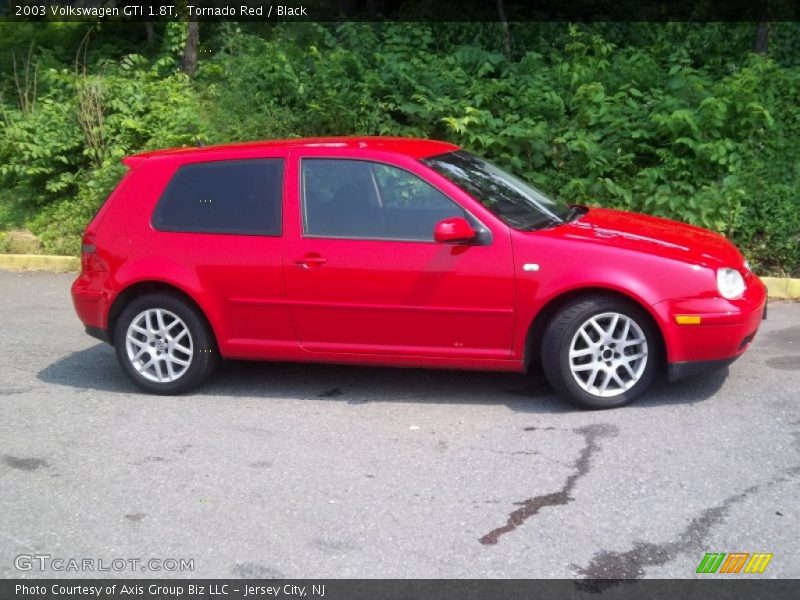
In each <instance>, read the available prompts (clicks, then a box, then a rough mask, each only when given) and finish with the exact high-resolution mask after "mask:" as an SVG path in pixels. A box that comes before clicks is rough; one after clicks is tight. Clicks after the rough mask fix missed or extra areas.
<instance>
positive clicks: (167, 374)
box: [114, 293, 218, 394]
mask: <svg viewBox="0 0 800 600" xmlns="http://www.w3.org/2000/svg"><path fill="white" fill-rule="evenodd" d="M114 346H115V349H116V353H117V360H118V361H119V363H120V365H121V366H122V368H123V370H124V371H125V373H126V374H127V375H128V376H129V377H130V378H131V379H132V380H133V382H134V383H136V385H138V386H139V387H141V388H142V389H144V390H146V391H148V392H152V393H156V394H180V393H182V392H186V391H188V390H190V389H192V388H194V387H196V386H197V385H199V384H200V383H202V382H203V381H204V380H205V379H206V378H207V377H208V376H209V375H211V373H212V371H213V370H214V367H215V366H216V364H217V360H218V357H217V350H216V344H215V342H214V336H213V334H212V332H211V329H210V327H209V326H208V324H207V323H206V321H205V319H204V318H203V316H202V315H201V314H200V313H199V311H198V310H197V309H196V308H195V307H194V306H193V305H191V304H190V303H189V302H187V301H186V300H185V299H184V298H183V297H181V296H180V295H178V294H171V293H157V294H147V295H144V296H140V297H139V298H136V299H135V300H133V301H132V302H131V303H130V304H128V306H126V307H125V309H124V310H123V311H122V314H120V316H119V319H117V324H116V327H115V329H114Z"/></svg>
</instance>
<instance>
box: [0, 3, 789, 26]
mask: <svg viewBox="0 0 800 600" xmlns="http://www.w3.org/2000/svg"><path fill="white" fill-rule="evenodd" d="M0 19H2V20H11V21H107V20H122V21H151V22H152V21H171V20H176V19H191V20H195V21H252V22H293V21H327V22H333V21H383V20H393V21H440V22H444V21H448V22H459V21H460V22H469V21H489V22H491V21H508V22H524V21H616V22H625V21H627V22H631V21H651V22H665V21H697V22H701V21H752V22H764V21H798V20H800V6H799V5H798V2H797V0H702V1H700V0H436V2H430V1H429V0H278V1H275V0H113V1H106V0H0Z"/></svg>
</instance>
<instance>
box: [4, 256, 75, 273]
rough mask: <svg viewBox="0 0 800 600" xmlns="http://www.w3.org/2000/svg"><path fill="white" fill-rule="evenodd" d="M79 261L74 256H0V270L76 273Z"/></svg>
mask: <svg viewBox="0 0 800 600" xmlns="http://www.w3.org/2000/svg"><path fill="white" fill-rule="evenodd" d="M80 267H81V259H79V258H78V257H76V256H50V255H47V254H0V269H6V270H9V271H47V272H48V273H68V272H70V271H78V270H79V269H80Z"/></svg>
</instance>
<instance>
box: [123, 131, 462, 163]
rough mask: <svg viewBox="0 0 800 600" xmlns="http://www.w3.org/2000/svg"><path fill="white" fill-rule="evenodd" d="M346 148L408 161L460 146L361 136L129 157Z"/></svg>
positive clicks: (169, 150)
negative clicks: (402, 158) (392, 154)
mask: <svg viewBox="0 0 800 600" xmlns="http://www.w3.org/2000/svg"><path fill="white" fill-rule="evenodd" d="M326 147H327V148H348V149H354V150H356V149H357V150H367V151H369V150H376V151H381V152H393V153H396V154H402V155H405V156H409V157H411V158H415V159H419V158H427V157H429V156H435V155H437V154H443V153H445V152H452V151H454V150H458V149H459V146H456V145H455V144H450V143H449V142H440V141H437V140H426V139H421V138H405V137H388V136H362V137H314V138H294V139H285V140H264V141H260V142H242V143H237V144H222V145H217V146H197V147H191V146H183V147H180V148H167V149H165V150H152V151H149V152H140V153H139V154H134V155H132V156H130V157H128V158H133V159H144V158H154V157H158V156H175V155H184V154H185V155H195V154H214V153H217V152H229V151H236V150H257V149H259V148H326Z"/></svg>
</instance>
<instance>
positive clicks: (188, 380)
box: [114, 294, 217, 395]
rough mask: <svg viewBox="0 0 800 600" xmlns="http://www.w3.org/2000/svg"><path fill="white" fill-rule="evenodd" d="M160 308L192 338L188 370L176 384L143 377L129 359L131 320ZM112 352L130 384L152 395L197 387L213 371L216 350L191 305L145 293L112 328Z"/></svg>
mask: <svg viewBox="0 0 800 600" xmlns="http://www.w3.org/2000/svg"><path fill="white" fill-rule="evenodd" d="M153 308H162V309H165V310H168V311H170V312H172V313H174V314H175V315H177V316H178V317H179V318H180V319H181V320H182V321H183V322H184V323H185V324H186V327H187V328H188V329H189V333H190V334H191V336H192V345H193V348H192V350H193V354H192V361H191V364H190V365H189V368H188V369H187V370H186V371H185V372H184V373H183V375H181V376H180V377H179V378H178V379H176V380H175V381H170V382H167V383H159V382H156V381H150V380H149V379H146V378H144V377H143V376H142V375H141V374H140V373H139V372H138V371H137V370H136V369H135V368H134V366H133V365H132V364H131V361H130V359H129V358H128V351H127V345H126V336H127V332H128V327H129V326H130V324H131V321H132V320H133V319H134V318H135V317H136V316H137V315H138V314H139V313H141V312H142V311H145V310H148V309H153ZM114 349H115V352H116V354H117V360H118V361H119V363H120V365H121V366H122V368H123V370H124V371H125V373H126V374H127V375H128V377H130V378H131V379H132V380H133V382H134V383H135V384H136V385H138V386H139V387H140V388H142V389H144V390H145V391H148V392H151V393H155V394H166V395H169V394H180V393H182V392H185V391H187V390H189V389H190V388H192V387H195V386H196V385H198V384H199V383H200V382H201V381H203V380H204V379H205V378H206V377H207V376H208V374H209V373H210V371H211V370H212V369H213V366H214V361H215V359H216V355H217V351H216V345H215V344H214V339H213V336H212V335H210V331H209V327H208V325H207V324H206V323H205V321H204V320H203V319H202V317H200V316H199V315H198V314H197V311H196V310H194V309H193V308H192V307H191V306H190V305H188V304H187V303H186V302H184V301H182V300H181V299H179V298H177V297H175V296H172V295H168V294H147V295H144V296H141V297H139V298H136V299H135V300H133V301H132V302H131V303H130V304H128V306H126V307H125V309H124V310H123V311H122V313H121V314H120V316H119V318H118V319H117V322H116V325H115V327H114Z"/></svg>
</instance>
